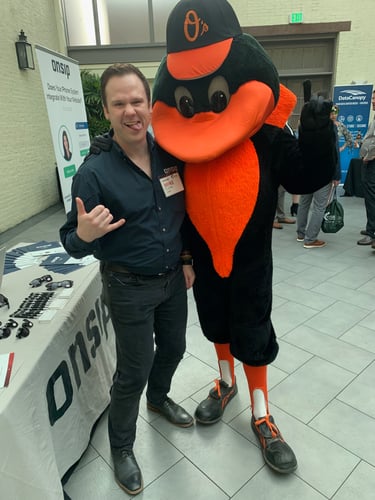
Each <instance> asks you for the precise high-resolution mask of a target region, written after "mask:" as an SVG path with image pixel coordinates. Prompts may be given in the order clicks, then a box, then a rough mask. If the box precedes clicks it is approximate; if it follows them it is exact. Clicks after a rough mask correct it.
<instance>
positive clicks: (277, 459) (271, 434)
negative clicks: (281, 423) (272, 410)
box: [251, 415, 297, 474]
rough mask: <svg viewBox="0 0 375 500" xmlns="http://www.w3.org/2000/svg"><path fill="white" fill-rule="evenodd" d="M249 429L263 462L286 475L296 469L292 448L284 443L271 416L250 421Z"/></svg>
mask: <svg viewBox="0 0 375 500" xmlns="http://www.w3.org/2000/svg"><path fill="white" fill-rule="evenodd" d="M251 428H252V429H253V431H254V433H255V435H256V437H257V438H258V440H259V443H260V447H261V449H262V453H263V458H264V460H265V462H266V463H267V464H268V465H269V466H270V467H271V468H272V469H274V470H275V471H277V472H281V473H282V474H288V473H290V472H293V471H295V470H296V469H297V459H296V456H295V455H294V452H293V450H292V448H291V447H290V446H289V445H288V444H287V443H286V442H285V441H284V439H283V437H282V435H281V432H280V431H279V429H278V428H277V426H276V424H275V421H274V419H273V417H272V415H266V416H265V417H263V418H259V419H258V420H255V418H254V417H252V419H251Z"/></svg>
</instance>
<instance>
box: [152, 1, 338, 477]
mask: <svg viewBox="0 0 375 500" xmlns="http://www.w3.org/2000/svg"><path fill="white" fill-rule="evenodd" d="M295 104H296V97H295V96H294V94H292V93H291V92H290V91H289V90H288V89H286V88H285V87H283V86H282V85H280V83H279V78H278V73H277V70H276V68H275V66H274V65H273V63H272V61H271V60H270V58H269V57H268V55H267V54H266V52H265V51H264V50H263V48H262V47H261V46H260V45H259V43H258V42H257V41H256V40H255V39H254V38H253V37H252V36H250V35H248V34H244V33H242V30H241V28H240V25H239V22H238V19H237V17H236V14H235V13H234V11H233V9H232V7H231V6H230V4H229V3H228V2H227V0H180V1H179V2H178V3H177V5H176V6H175V7H174V9H173V10H172V12H171V14H170V16H169V18H168V22H167V55H166V57H165V58H164V60H163V61H162V62H161V65H160V67H159V70H158V73H157V75H156V80H155V83H154V89H153V118H152V125H153V130H154V133H155V138H156V141H157V142H158V143H159V144H160V145H161V146H162V147H163V148H164V149H165V150H167V151H168V152H169V153H171V154H172V155H174V156H176V157H177V158H179V159H181V160H183V161H184V162H185V170H184V184H185V194H186V208H187V214H188V219H189V221H188V233H189V238H190V245H191V257H192V259H193V262H194V269H195V273H196V281H195V284H194V297H195V301H196V304H197V310H198V315H199V321H200V325H201V328H202V331H203V333H204V335H205V336H206V337H207V339H208V340H209V341H211V342H212V343H213V344H214V346H215V349H216V353H217V359H218V367H219V371H220V377H219V378H218V380H216V381H215V387H213V388H212V389H211V390H210V392H209V394H208V397H207V399H205V400H204V401H202V402H201V403H200V404H199V405H198V407H197V409H196V412H195V418H196V421H197V422H199V423H201V424H214V423H215V422H217V421H219V420H220V418H221V417H222V415H223V412H224V409H225V407H226V405H227V404H228V403H229V401H230V400H231V399H232V398H233V397H234V396H235V395H236V393H237V385H236V376H235V371H234V358H236V359H238V360H239V361H241V362H242V364H243V368H244V371H245V375H246V378H247V382H248V387H249V393H250V401H251V410H252V415H251V427H252V429H253V431H254V433H255V434H256V436H257V438H258V440H259V443H260V446H261V449H262V453H263V457H264V459H265V461H266V463H267V464H268V465H269V466H270V467H271V468H272V469H274V470H276V471H278V472H280V473H289V472H292V471H294V470H295V469H296V467H297V460H296V457H295V455H294V453H293V451H292V449H291V447H290V446H289V445H288V444H287V443H286V442H285V440H284V438H283V437H282V435H281V433H280V431H279V429H278V427H277V426H276V423H275V421H274V418H273V416H272V415H270V413H269V405H268V389H267V365H268V364H270V363H271V362H272V361H273V360H274V359H275V358H276V356H277V353H278V344H277V341H276V335H275V331H274V328H273V326H272V322H271V319H270V315H271V304H272V252H271V238H272V224H273V219H274V214H275V209H276V202H277V192H278V186H279V185H280V184H281V185H283V186H284V187H285V189H286V190H287V191H288V192H290V193H307V192H313V191H315V190H317V189H319V188H320V187H322V186H324V185H326V184H328V183H329V182H330V181H331V179H332V175H333V171H334V165H335V163H336V157H335V155H336V153H335V138H334V132H333V127H332V124H331V123H330V119H329V113H330V109H331V103H329V102H325V101H321V100H319V99H316V100H314V99H312V100H310V101H309V102H307V103H305V105H304V108H303V110H302V113H301V124H300V131H299V134H300V136H299V141H297V140H296V139H295V138H294V137H292V136H291V135H290V134H288V133H287V132H285V131H283V127H284V125H285V123H286V121H287V119H288V117H289V115H290V113H291V112H292V110H293V108H294V106H295Z"/></svg>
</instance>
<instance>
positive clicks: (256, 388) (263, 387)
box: [243, 364, 269, 419]
mask: <svg viewBox="0 0 375 500" xmlns="http://www.w3.org/2000/svg"><path fill="white" fill-rule="evenodd" d="M243 369H244V371H245V375H246V378H247V383H248V386H249V392H250V399H251V408H252V411H253V415H254V418H255V419H258V418H261V417H265V416H266V415H268V413H269V411H268V389H267V366H249V365H245V364H244V365H243Z"/></svg>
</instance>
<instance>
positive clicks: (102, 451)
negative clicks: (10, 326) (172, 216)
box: [0, 197, 375, 500]
mask: <svg viewBox="0 0 375 500" xmlns="http://www.w3.org/2000/svg"><path fill="white" fill-rule="evenodd" d="M340 201H341V202H342V204H343V205H344V208H345V227H344V229H342V230H341V231H340V232H339V233H337V234H335V235H322V234H321V235H320V236H321V237H322V238H324V239H325V240H326V241H327V243H328V244H327V246H326V247H324V248H320V249H310V250H307V249H304V248H303V246H302V244H301V243H297V242H296V234H295V225H290V226H287V225H285V226H284V229H283V230H281V231H280V230H274V242H273V249H274V308H273V314H272V319H273V323H274V326H275V329H276V332H277V334H278V338H279V343H280V354H279V356H278V358H277V359H276V361H275V362H274V363H273V364H272V365H271V366H270V368H269V389H270V394H269V397H270V407H271V411H272V414H273V415H274V417H275V420H276V422H277V424H278V425H279V427H280V429H281V430H282V432H283V435H284V437H285V438H286V439H287V441H288V442H289V444H290V445H291V446H292V447H293V449H294V450H295V453H296V455H297V458H298V462H299V467H298V469H297V471H296V472H295V473H293V474H291V475H288V476H282V475H278V474H276V473H273V472H272V471H271V470H270V469H269V468H268V467H267V466H265V465H264V462H263V459H262V456H261V453H260V451H259V449H258V446H257V443H256V440H255V438H254V436H253V434H252V431H251V429H250V410H249V396H248V390H247V384H246V381H245V377H244V374H243V370H242V367H241V365H238V366H237V367H236V374H237V380H238V387H239V393H238V396H237V397H236V398H235V399H234V400H233V401H232V402H231V403H230V405H229V406H228V408H227V410H226V412H225V414H224V418H223V421H221V422H219V423H217V424H215V425H213V426H207V427H203V426H198V425H196V426H194V427H192V428H189V429H180V428H176V427H173V426H172V425H170V424H169V423H167V422H166V421H164V420H163V419H162V418H160V417H158V416H156V415H155V414H153V413H150V412H148V410H147V409H146V405H145V400H144V398H142V401H141V406H140V408H141V409H140V418H139V423H138V431H137V440H136V445H135V453H136V456H137V459H138V462H139V464H140V466H141V468H142V471H143V475H144V482H145V489H144V492H143V493H141V494H140V495H139V496H138V497H137V498H140V499H143V500H191V499H197V500H224V499H233V500H245V499H246V500H248V499H257V500H280V499H281V498H282V499H288V500H301V499H303V500H318V499H334V500H351V499H352V498H355V497H356V498H360V499H361V500H369V499H370V498H371V499H372V498H374V496H373V495H374V491H375V393H374V380H375V251H374V250H371V248H370V247H360V246H358V245H357V244H356V241H357V239H359V238H360V235H359V230H360V229H362V228H363V227H364V223H365V216H364V206H363V200H362V199H361V198H350V197H342V198H340ZM287 202H289V200H288V199H287ZM287 206H289V203H288V205H287ZM45 215H46V217H45V218H43V217H38V218H34V219H33V220H32V221H28V222H26V223H24V224H22V225H21V226H20V227H19V228H17V229H16V230H12V231H9V232H8V233H4V234H3V235H0V243H1V241H4V240H6V242H7V244H8V245H9V246H11V245H12V244H14V243H17V242H19V241H24V242H29V241H39V240H41V239H46V240H49V241H52V240H56V239H57V238H58V231H57V229H58V227H59V225H60V224H61V223H62V221H63V220H64V213H63V210H62V209H61V208H59V207H57V209H56V207H54V208H52V209H51V210H49V211H48V212H47V213H46V214H45ZM216 376H217V366H216V357H215V354H214V349H213V346H212V345H211V344H210V343H209V342H208V341H206V340H205V339H204V337H203V336H202V334H201V331H200V327H199V323H198V319H197V315H196V311H195V307H194V302H193V298H192V296H191V294H190V298H189V326H188V332H187V352H186V356H185V358H184V359H183V361H182V362H181V364H180V367H179V369H178V371H177V374H176V376H175V378H174V381H173V386H172V391H171V394H170V395H171V397H172V398H174V399H175V400H176V401H177V402H179V403H182V404H183V405H184V407H185V408H186V409H187V410H189V411H190V412H191V413H193V412H194V409H195V407H196V405H197V403H198V402H199V401H201V399H203V398H205V397H206V395H207V391H208V389H209V388H210V387H211V386H212V381H213V379H214V378H215V377H216ZM106 426H107V415H106V414H105V415H103V417H102V418H101V420H100V421H99V423H98V426H97V428H96V430H95V432H94V434H93V437H92V440H91V443H90V445H89V447H88V449H87V452H86V453H85V454H84V456H83V457H82V459H81V461H80V462H79V464H78V466H77V468H76V469H75V471H74V473H73V474H72V475H71V477H70V478H69V480H68V482H67V483H66V485H65V489H66V492H67V493H68V494H69V495H70V496H71V498H72V500H103V499H104V500H107V499H108V500H117V499H118V500H121V499H123V498H127V495H126V494H125V493H124V492H123V491H122V490H121V489H120V488H119V487H118V486H117V485H116V483H115V482H114V479H113V472H112V463H111V458H110V452H109V444H108V438H107V427H106Z"/></svg>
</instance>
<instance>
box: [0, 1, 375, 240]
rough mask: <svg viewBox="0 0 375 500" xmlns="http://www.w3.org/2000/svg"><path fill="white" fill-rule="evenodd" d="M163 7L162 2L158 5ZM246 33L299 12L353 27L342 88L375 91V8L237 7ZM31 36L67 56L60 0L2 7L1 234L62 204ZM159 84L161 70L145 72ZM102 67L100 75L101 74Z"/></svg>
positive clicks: (343, 54) (339, 74)
mask: <svg viewBox="0 0 375 500" xmlns="http://www.w3.org/2000/svg"><path fill="white" fill-rule="evenodd" d="M154 1H157V0H154ZM230 3H231V4H232V5H233V7H234V9H235V11H236V13H237V15H238V17H239V20H240V23H241V25H243V26H257V25H258V26H259V25H272V24H286V23H288V16H289V14H290V13H292V12H303V16H304V22H306V23H318V22H335V21H352V31H350V32H344V33H342V34H341V35H340V37H339V41H338V48H337V66H336V71H335V75H334V83H335V84H338V85H341V84H347V83H350V82H352V81H357V82H363V81H367V82H369V83H375V65H374V64H373V57H372V50H373V47H374V46H375V43H374V42H375V30H374V29H373V22H374V18H375V1H374V0H360V1H358V2H353V1H351V0H328V1H327V0H277V1H275V0H230ZM21 29H23V30H24V31H25V33H26V35H27V36H28V41H30V42H31V43H32V44H33V45H34V44H39V45H42V46H44V47H48V48H50V49H51V50H55V51H57V52H60V53H66V50H65V47H64V41H63V28H62V22H61V12H60V3H59V0H12V1H10V0H0V49H1V50H0V95H1V120H0V151H1V154H0V233H1V232H3V231H5V230H6V229H9V228H12V227H14V226H15V225H17V224H19V223H20V222H22V221H23V220H25V219H28V218H29V217H31V216H32V215H35V214H37V213H39V212H41V211H42V210H44V209H45V208H48V207H49V206H51V205H53V204H55V203H56V202H57V201H58V199H59V197H58V189H57V181H56V173H55V155H54V151H53V147H52V141H51V135H50V129H49V122H48V116H47V110H46V106H45V102H44V96H43V91H42V86H41V80H40V75H39V69H38V64H37V60H36V55H35V51H34V59H35V66H36V69H35V71H31V70H26V71H20V70H19V69H18V65H17V59H16V52H15V46H14V42H15V41H16V40H17V38H18V33H19V31H20V30H21ZM140 67H141V69H143V70H144V71H145V73H146V74H147V77H148V78H149V79H150V80H152V79H153V77H154V74H155V72H156V68H157V64H154V63H150V64H147V63H144V64H143V65H142V64H141V65H140ZM103 68H104V67H103V66H102V65H100V66H99V67H98V68H96V70H97V71H98V72H101V70H102V69H103Z"/></svg>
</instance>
